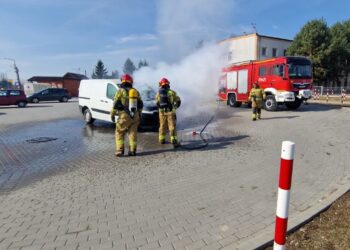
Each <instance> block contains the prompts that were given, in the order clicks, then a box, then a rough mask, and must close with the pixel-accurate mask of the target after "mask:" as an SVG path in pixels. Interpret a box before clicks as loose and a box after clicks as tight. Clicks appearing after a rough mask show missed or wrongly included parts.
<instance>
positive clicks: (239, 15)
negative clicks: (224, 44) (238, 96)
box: [0, 0, 350, 80]
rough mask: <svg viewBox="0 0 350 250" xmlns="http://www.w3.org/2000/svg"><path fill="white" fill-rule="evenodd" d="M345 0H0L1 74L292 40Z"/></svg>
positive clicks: (344, 14) (172, 58)
mask: <svg viewBox="0 0 350 250" xmlns="http://www.w3.org/2000/svg"><path fill="white" fill-rule="evenodd" d="M349 10H350V1H348V0H334V1H331V2H330V1H325V0H309V1H304V0H294V1H287V0H266V1H258V0H60V1H57V0H0V31H1V36H0V74H1V73H4V74H6V75H7V76H8V77H9V78H14V72H13V69H12V62H11V61H8V60H3V58H13V59H15V60H16V63H17V66H18V68H19V70H20V76H21V79H23V80H26V79H28V78H29V77H31V76H34V75H51V76H61V75H63V74H65V73H66V72H76V73H82V74H84V73H85V71H86V72H87V75H88V76H90V75H91V73H92V70H93V69H94V66H95V65H96V62H97V60H99V59H101V60H102V61H103V62H104V63H105V66H106V67H107V69H108V71H109V72H110V71H112V70H116V69H117V70H119V72H121V71H122V67H123V64H124V62H125V60H126V58H128V57H130V58H131V59H132V60H133V61H134V63H135V64H137V63H138V62H139V60H140V59H146V60H147V61H148V62H150V64H151V65H155V64H156V63H157V62H168V63H169V62H170V63H173V62H177V61H178V60H179V59H181V57H183V56H185V55H186V54H188V53H190V51H191V49H192V48H193V47H194V46H195V45H196V43H198V41H199V40H201V39H204V40H208V41H217V40H221V39H224V38H227V37H229V36H230V35H232V34H237V35H239V34H243V32H247V33H250V32H252V31H253V29H252V25H251V24H252V23H254V24H256V27H257V31H258V33H260V34H263V35H269V36H277V37H282V38H289V39H293V37H294V36H295V35H296V33H297V32H298V31H299V30H300V28H301V27H302V26H303V25H304V24H305V23H306V22H307V21H309V20H311V19H315V18H325V20H326V21H327V23H328V24H329V25H332V24H334V23H335V22H337V21H343V20H346V19H349V13H350V12H349Z"/></svg>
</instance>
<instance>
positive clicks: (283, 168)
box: [273, 141, 295, 250]
mask: <svg viewBox="0 0 350 250" xmlns="http://www.w3.org/2000/svg"><path fill="white" fill-rule="evenodd" d="M294 148H295V143H294V142H291V141H284V142H283V143H282V150H281V163H280V175H279V188H278V194H277V209H276V224H275V238H274V240H275V242H274V245H273V248H274V249H275V250H279V249H285V246H284V245H285V243H286V234H287V225H288V207H289V190H290V187H291V185H292V173H293V159H294Z"/></svg>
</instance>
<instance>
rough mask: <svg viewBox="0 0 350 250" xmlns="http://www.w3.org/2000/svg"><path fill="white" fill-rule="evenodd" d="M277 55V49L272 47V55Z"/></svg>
mask: <svg viewBox="0 0 350 250" xmlns="http://www.w3.org/2000/svg"><path fill="white" fill-rule="evenodd" d="M276 56H277V49H276V48H272V57H276Z"/></svg>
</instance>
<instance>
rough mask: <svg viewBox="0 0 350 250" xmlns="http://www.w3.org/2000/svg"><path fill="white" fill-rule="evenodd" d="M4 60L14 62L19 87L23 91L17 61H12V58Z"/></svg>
mask: <svg viewBox="0 0 350 250" xmlns="http://www.w3.org/2000/svg"><path fill="white" fill-rule="evenodd" d="M4 59H5V60H9V61H13V67H14V69H15V72H16V76H17V82H18V86H19V88H20V89H23V88H22V84H21V80H20V79H19V70H18V67H17V65H16V61H15V59H12V58H4Z"/></svg>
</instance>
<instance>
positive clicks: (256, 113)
mask: <svg viewBox="0 0 350 250" xmlns="http://www.w3.org/2000/svg"><path fill="white" fill-rule="evenodd" d="M252 108H253V115H252V119H253V120H254V121H255V120H256V119H257V118H258V119H261V108H262V101H253V102H252Z"/></svg>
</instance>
